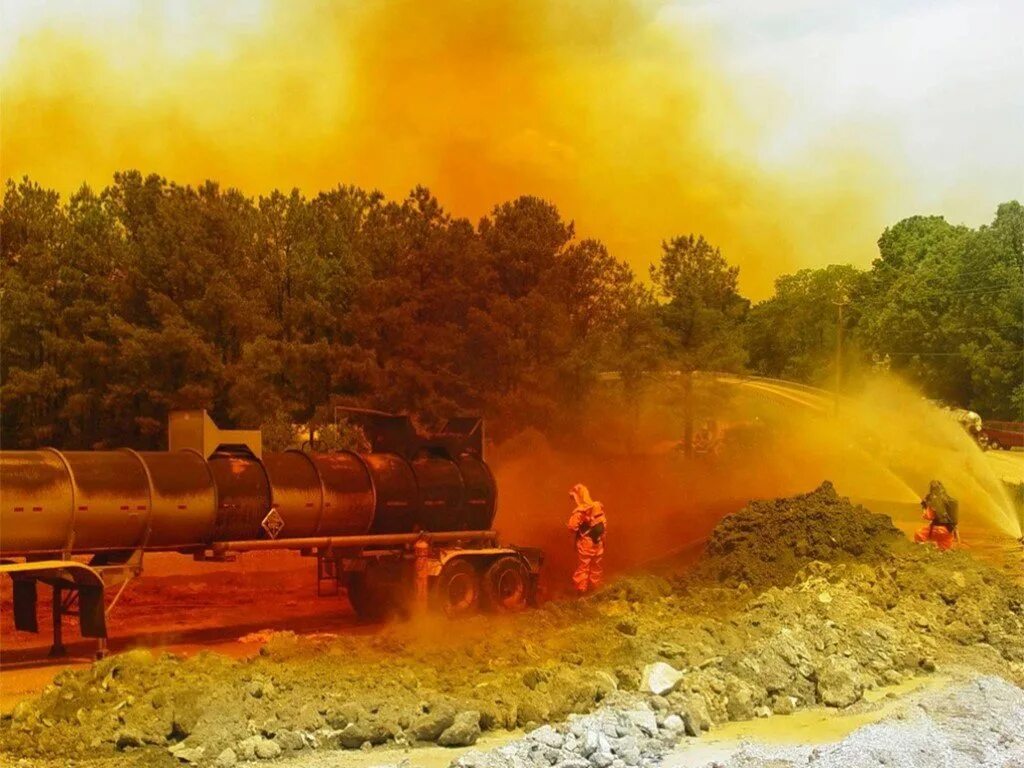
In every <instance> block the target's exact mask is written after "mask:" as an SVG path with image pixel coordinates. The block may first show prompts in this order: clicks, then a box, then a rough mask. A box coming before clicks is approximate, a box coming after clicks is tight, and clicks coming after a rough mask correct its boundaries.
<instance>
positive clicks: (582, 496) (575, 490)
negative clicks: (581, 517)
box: [569, 483, 594, 511]
mask: <svg viewBox="0 0 1024 768" xmlns="http://www.w3.org/2000/svg"><path fill="white" fill-rule="evenodd" d="M569 497H570V498H571V499H572V500H573V501H574V502H575V504H576V510H577V511H583V510H586V509H590V508H591V507H593V506H594V500H593V499H592V498H590V491H589V490H588V489H587V486H585V485H583V483H577V484H576V485H574V486H573V487H572V488H570V489H569Z"/></svg>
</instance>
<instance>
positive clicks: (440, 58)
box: [0, 0, 1024, 297]
mask: <svg viewBox="0 0 1024 768" xmlns="http://www.w3.org/2000/svg"><path fill="white" fill-rule="evenodd" d="M0 2H2V9H3V19H2V21H0V68H2V87H3V91H2V98H3V101H2V104H0V109H2V114H0V164H2V167H0V173H2V175H3V177H5V178H8V177H12V176H13V177H20V176H21V175H24V174H29V175H30V176H32V177H33V178H35V179H37V180H39V181H40V182H42V183H44V184H47V185H50V186H54V187H56V188H58V189H60V190H61V191H62V192H68V191H70V190H72V189H74V188H76V187H77V186H78V185H79V184H80V183H82V182H83V181H86V182H89V183H91V184H93V185H102V184H104V183H106V182H107V181H108V180H109V178H110V175H111V174H112V173H113V172H114V171H115V170H118V169H123V168H128V167H136V168H139V169H140V170H143V171H155V172H158V173H161V174H163V175H165V176H167V177H169V178H171V179H174V180H177V181H181V182H188V183H195V182H197V181H200V180H202V179H203V178H206V177H212V178H215V179H217V180H220V181H222V182H223V183H225V184H229V185H234V186H239V187H241V188H242V189H243V190H245V191H246V192H249V193H252V194H258V193H260V192H263V191H266V190H269V189H270V188H272V187H274V186H280V187H292V186H298V187H300V188H301V189H302V190H303V191H305V192H306V193H315V192H316V191H318V190H320V189H324V188H327V187H332V186H334V185H336V184H338V183H357V184H360V185H363V186H368V187H378V188H380V189H382V190H383V191H384V192H386V193H387V194H389V195H392V196H400V195H403V194H404V193H405V192H406V191H408V189H409V188H411V187H412V186H413V185H414V184H417V183H424V184H426V185H427V186H429V187H430V188H431V189H432V190H433V191H434V192H435V193H436V194H437V195H438V197H439V198H440V199H441V202H442V203H443V204H445V205H446V206H447V207H448V208H449V209H451V210H453V211H454V212H455V213H458V214H461V215H468V216H473V217H476V216H479V215H481V214H483V213H485V212H486V211H487V210H488V209H489V208H490V207H491V206H492V205H493V204H495V203H497V202H500V201H502V200H505V199H508V198H510V197H513V196H515V195H517V194H521V193H531V194H539V195H542V196H545V197H548V198H550V199H552V200H553V201H554V202H555V203H556V204H558V205H559V207H560V208H561V210H562V211H563V214H564V215H565V216H567V217H569V218H573V219H575V220H576V222H577V228H578V231H579V233H580V234H582V235H585V236H595V237H598V238H600V239H602V240H604V241H605V242H606V243H608V245H609V246H610V247H611V249H612V250H613V252H614V253H615V254H616V255H619V256H620V257H622V258H626V259H628V260H629V261H630V262H631V263H632V264H633V265H634V267H635V268H636V269H637V270H638V271H639V272H641V273H644V272H645V271H646V264H647V263H649V262H650V261H651V259H652V258H655V257H656V256H657V253H658V244H659V242H660V241H661V240H662V239H664V238H666V237H670V236H673V235H677V234H686V233H689V232H702V233H704V234H705V235H707V236H708V237H709V239H711V240H712V241H713V242H716V243H718V244H719V245H721V247H722V249H723V251H724V252H725V254H726V256H727V257H728V258H729V259H730V260H732V261H734V262H735V263H738V264H739V265H740V267H741V283H742V287H743V289H744V290H745V291H747V292H748V293H749V294H751V295H753V296H755V297H759V296H763V295H764V294H765V293H767V292H768V291H770V288H771V281H772V280H773V279H774V277H775V276H777V275H778V274H779V273H781V272H784V271H792V270H794V269H797V268H800V267H804V266H813V265H818V264H822V263H828V262H840V261H843V262H846V261H852V262H854V263H857V264H860V265H865V264H867V263H869V262H870V259H871V258H872V256H873V255H874V241H875V240H876V239H877V236H878V234H879V233H880V231H881V229H882V228H883V227H884V226H885V225H886V224H888V223H893V222H894V221H896V220H898V219H899V218H900V217H903V216H906V215H911V214H914V213H939V214H943V215H946V216H947V217H948V218H950V219H951V220H953V221H957V222H960V221H962V222H966V223H969V224H972V225H976V224H980V223H983V222H985V221H988V220H989V219H990V218H991V216H992V214H993V212H994V209H995V206H996V205H997V204H998V203H999V202H1002V201H1005V200H1008V199H1013V198H1017V199H1019V198H1021V197H1024V141H1022V140H1021V136H1022V135H1024V54H1022V53H1021V51H1022V49H1024V46H1022V45H1021V43H1020V30H1021V29H1024V2H1009V1H1008V0H1007V1H1005V2H999V1H998V0H973V1H971V2H966V1H965V2H952V1H950V0H945V1H943V0H932V1H930V2H916V1H910V0H903V1H900V0H888V1H882V0H860V1H858V2H845V1H843V2H839V1H826V0H772V1H768V0H677V1H676V2H644V1H643V0H638V1H637V2H611V1H609V0H575V2H544V1H543V0H522V1H521V2H512V1H511V0H496V1H495V2H490V3H474V2H469V0H441V1H439V2H434V3H422V2H413V1H412V0H363V1H361V2H330V1H329V0H306V1H304V2H293V3H287V2H284V1H283V0H280V1H275V0H266V1H265V2H240V1H239V0H234V1H226V0H221V2H217V3H210V2H200V1H199V0H179V1H177V2H174V1H172V0H166V1H164V2H160V1H159V0H149V1H148V2H134V1H132V0H121V1H115V0H90V1H89V2H71V1H70V0H64V1H63V2H61V1H56V0H48V1H47V2H42V1H36V2H28V1H27V0H0Z"/></svg>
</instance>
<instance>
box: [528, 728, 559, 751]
mask: <svg viewBox="0 0 1024 768" xmlns="http://www.w3.org/2000/svg"><path fill="white" fill-rule="evenodd" d="M527 736H528V737H529V738H531V739H533V740H534V741H536V742H539V743H541V744H543V745H544V746H545V747H551V748H552V749H561V748H562V744H563V743H564V742H565V739H564V738H563V737H562V734H560V733H559V732H558V731H556V730H555V729H554V728H552V727H551V726H550V725H542V726H541V727H540V728H536V729H534V730H532V731H530V732H529V733H528V734H527Z"/></svg>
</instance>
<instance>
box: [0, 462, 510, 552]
mask: <svg viewBox="0 0 1024 768" xmlns="http://www.w3.org/2000/svg"><path fill="white" fill-rule="evenodd" d="M495 503H496V486H495V483H494V478H493V476H492V475H491V472H490V470H489V469H488V468H487V465H486V464H484V462H482V461H480V460H479V459H477V458H475V457H473V456H470V455H464V456H460V457H458V458H457V459H455V460H451V459H448V458H444V457H440V456H436V455H429V454H425V455H422V456H419V457H417V458H415V459H413V460H412V461H411V462H410V461H407V460H406V459H405V458H403V457H402V456H399V455H398V454H394V453H370V454H355V453H348V452H342V453H335V454H313V455H308V454H305V453H302V452H298V451H287V452H284V453H267V454H265V456H264V459H263V460H262V461H261V460H260V459H258V458H255V457H254V456H251V455H248V454H232V453H217V454H214V456H213V457H211V458H210V459H209V461H207V460H204V459H203V458H202V456H201V455H200V454H199V453H196V452H195V451H192V450H180V451H175V452H171V453H161V452H136V451H132V450H129V449H123V450H120V451H95V452H88V451H68V452H60V451H56V450H53V449H45V450H41V451H2V452H0V553H2V554H3V555H4V556H23V555H33V554H44V553H49V554H60V553H65V552H76V553H87V552H103V551H112V550H133V549H136V548H140V547H141V548H146V549H165V550H166V549H177V550H184V551H187V550H202V549H204V548H205V547H208V546H209V545H211V544H212V543H214V542H224V541H248V540H255V539H263V538H267V536H268V534H267V533H266V532H265V531H264V530H263V527H262V523H263V520H264V519H265V518H266V516H267V513H268V512H269V511H270V509H271V507H272V506H273V507H274V508H276V509H277V512H278V514H279V515H280V517H281V520H282V521H283V523H284V526H283V528H281V530H280V531H279V532H278V534H277V538H278V539H290V538H296V539H298V538H310V537H316V536H359V535H365V534H384V533H410V532H414V531H430V532H435V533H439V532H446V531H460V530H488V529H489V528H490V526H491V524H492V522H493V520H494V512H495Z"/></svg>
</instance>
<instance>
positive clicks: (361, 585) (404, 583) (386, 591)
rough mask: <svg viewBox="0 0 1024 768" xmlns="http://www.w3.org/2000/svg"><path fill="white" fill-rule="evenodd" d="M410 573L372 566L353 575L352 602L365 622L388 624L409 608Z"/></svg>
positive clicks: (353, 608)
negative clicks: (386, 620) (390, 619)
mask: <svg viewBox="0 0 1024 768" xmlns="http://www.w3.org/2000/svg"><path fill="white" fill-rule="evenodd" d="M408 593H409V578H408V574H405V573H403V569H402V568H400V567H394V566H391V565H389V564H383V563H371V564H370V565H368V566H367V568H366V570H365V571H356V572H354V573H352V574H351V575H350V576H349V580H348V601H349V603H350V604H351V605H352V610H354V611H355V612H356V616H358V617H359V618H360V619H362V620H363V621H373V622H377V621H384V620H385V619H389V618H391V617H393V616H396V615H399V614H401V613H403V612H404V611H405V610H406V609H407V607H408V597H409V594H408Z"/></svg>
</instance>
